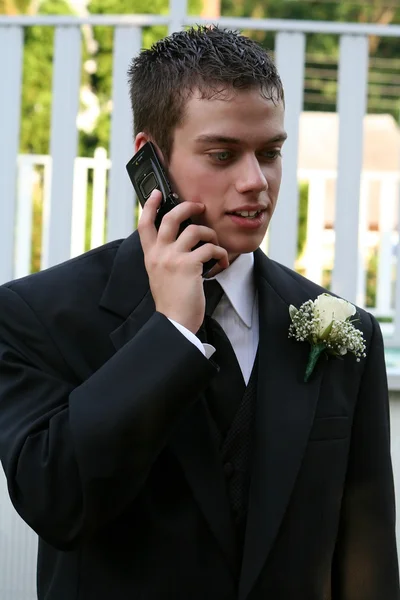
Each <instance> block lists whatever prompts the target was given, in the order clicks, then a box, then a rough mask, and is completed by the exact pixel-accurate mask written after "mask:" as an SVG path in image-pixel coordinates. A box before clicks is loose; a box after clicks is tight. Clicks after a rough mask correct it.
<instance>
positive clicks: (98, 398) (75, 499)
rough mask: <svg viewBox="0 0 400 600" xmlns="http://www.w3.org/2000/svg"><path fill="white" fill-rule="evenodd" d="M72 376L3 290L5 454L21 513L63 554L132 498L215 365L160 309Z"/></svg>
mask: <svg viewBox="0 0 400 600" xmlns="http://www.w3.org/2000/svg"><path fill="white" fill-rule="evenodd" d="M68 372H69V371H68V367H67V365H66V363H65V362H64V359H63V357H62V356H61V354H60V352H59V350H58V348H57V346H56V344H55V343H54V342H53V340H52V338H51V336H50V334H49V333H48V332H47V331H46V330H45V329H44V327H43V325H42V324H41V323H40V322H39V320H38V319H37V317H36V315H35V313H34V312H33V311H32V310H31V308H30V307H29V306H28V305H27V304H26V302H25V301H24V300H22V298H21V297H20V296H19V295H18V294H16V293H15V292H14V291H12V290H11V289H9V288H6V287H3V288H0V458H1V461H2V464H3V468H4V471H5V474H6V477H7V481H8V488H9V493H10V497H11V500H12V502H13V504H14V507H15V508H16V510H17V511H18V513H19V514H20V516H21V517H22V518H23V519H24V520H25V521H26V523H27V524H28V525H30V527H32V528H33V529H34V530H35V531H36V532H37V533H38V535H39V536H41V537H42V538H43V539H44V540H45V541H46V542H48V543H49V544H51V545H53V546H55V547H57V548H59V549H62V550H66V549H70V548H73V547H75V546H76V545H77V544H79V542H80V540H81V538H82V537H85V536H87V535H90V534H91V533H92V532H93V531H95V530H97V529H98V528H99V527H101V526H102V525H104V524H105V523H107V522H109V521H110V520H112V519H114V518H116V517H117V516H118V515H119V514H121V512H123V511H124V509H125V508H126V507H127V506H128V505H129V504H130V503H131V502H132V501H133V500H134V499H135V497H136V495H137V494H138V491H139V490H140V489H141V487H142V486H143V484H144V482H145V480H146V478H147V476H148V474H149V472H150V469H151V467H152V465H153V463H154V461H155V459H156V457H157V456H158V454H159V453H160V451H161V450H162V449H163V447H164V446H165V444H166V442H167V440H168V437H169V436H170V435H171V433H172V432H173V430H174V427H176V425H177V423H178V421H179V420H180V418H181V417H182V416H183V414H184V412H185V410H186V409H187V408H188V406H189V405H190V404H191V403H192V402H194V401H195V400H196V398H198V396H199V394H200V393H201V392H202V391H203V390H204V389H205V387H206V386H207V385H208V382H209V380H210V378H211V377H212V376H213V375H214V373H215V372H216V368H215V366H214V365H213V364H212V363H211V362H210V361H208V360H207V359H206V358H205V357H204V356H203V355H202V354H201V352H200V351H199V350H198V349H197V348H196V347H195V346H194V345H193V344H192V343H191V342H190V341H188V340H187V339H186V338H185V337H184V336H183V335H182V334H181V333H180V332H179V331H178V330H177V329H176V328H175V327H174V325H173V324H172V323H170V322H169V321H168V319H167V318H165V317H164V316H163V315H161V314H159V313H155V314H154V315H153V316H152V317H151V318H150V319H149V321H148V322H147V323H146V324H145V325H144V326H143V328H142V329H141V330H140V331H139V332H138V333H137V334H136V335H135V336H134V337H132V339H130V340H129V341H128V342H127V343H126V344H125V345H124V346H123V347H122V348H121V349H120V350H119V351H117V352H116V353H115V355H114V356H113V357H112V358H111V359H110V360H109V361H108V362H106V363H105V364H104V365H103V366H102V367H101V368H100V369H99V370H98V371H96V372H95V373H94V374H93V375H92V376H91V377H90V378H89V379H87V380H86V381H84V382H83V383H82V384H81V385H77V384H76V382H73V381H72V376H71V377H68V376H67V375H66V373H68ZM70 379H71V380H70Z"/></svg>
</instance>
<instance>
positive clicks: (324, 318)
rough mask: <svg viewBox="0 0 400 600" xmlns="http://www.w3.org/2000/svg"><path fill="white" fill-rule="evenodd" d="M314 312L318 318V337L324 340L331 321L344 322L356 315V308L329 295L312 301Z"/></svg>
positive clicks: (322, 295)
mask: <svg viewBox="0 0 400 600" xmlns="http://www.w3.org/2000/svg"><path fill="white" fill-rule="evenodd" d="M314 310H315V313H316V316H318V317H319V318H320V324H319V331H318V335H319V336H320V337H321V338H324V335H325V334H326V332H327V331H329V328H330V326H331V323H332V321H333V319H335V320H336V321H346V320H347V319H348V318H349V317H352V316H353V315H355V313H356V307H355V306H354V305H353V304H351V303H350V302H347V301H346V300H342V299H341V298H335V297H334V296H331V295H330V294H321V295H320V296H318V298H317V299H316V300H315V301H314Z"/></svg>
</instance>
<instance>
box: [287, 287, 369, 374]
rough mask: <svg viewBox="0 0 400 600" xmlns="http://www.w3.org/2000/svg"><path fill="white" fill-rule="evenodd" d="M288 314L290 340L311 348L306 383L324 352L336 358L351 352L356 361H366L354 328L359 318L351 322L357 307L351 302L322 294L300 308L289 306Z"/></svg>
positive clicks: (362, 340) (362, 337)
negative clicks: (290, 320)
mask: <svg viewBox="0 0 400 600" xmlns="http://www.w3.org/2000/svg"><path fill="white" fill-rule="evenodd" d="M289 313H290V318H291V319H292V323H291V325H290V327H289V337H293V338H295V339H296V340H297V341H298V342H306V341H307V342H309V344H310V346H311V349H310V354H309V357H308V362H307V367H306V371H305V374H304V381H305V382H307V381H308V380H309V378H310V375H311V373H312V372H313V370H314V367H315V365H316V364H317V361H318V358H319V357H320V355H321V354H322V353H323V352H325V353H326V354H331V355H333V356H339V357H341V356H344V355H345V354H347V352H352V353H353V354H355V356H356V359H357V362H359V361H360V359H361V358H365V356H366V354H365V341H364V336H363V333H362V332H361V331H360V330H359V329H356V327H354V325H353V323H354V322H356V321H357V320H358V319H352V317H354V315H355V314H356V308H355V306H353V304H350V302H347V301H346V300H342V299H341V298H335V297H334V296H331V295H330V294H321V295H320V296H318V298H317V299H316V300H314V301H313V300H308V301H307V302H304V304H302V305H301V306H300V308H299V309H297V308H296V307H295V306H293V305H290V307H289Z"/></svg>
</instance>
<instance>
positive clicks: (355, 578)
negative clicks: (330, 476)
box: [332, 317, 400, 600]
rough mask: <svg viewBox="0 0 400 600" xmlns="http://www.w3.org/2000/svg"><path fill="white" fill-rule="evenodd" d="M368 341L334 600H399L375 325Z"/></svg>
mask: <svg viewBox="0 0 400 600" xmlns="http://www.w3.org/2000/svg"><path fill="white" fill-rule="evenodd" d="M371 320H372V330H373V331H372V336H371V342H370V345H369V348H368V350H367V358H366V365H365V368H364V374H363V377H362V381H361V386H360V390H359V396H358V399H357V405H356V409H355V414H354V421H353V429H352V439H351V447H350V455H349V463H348V469H347V476H346V484H345V489H344V495H343V500H342V511H341V521H340V526H339V532H338V540H337V546H336V550H335V559H334V568H333V577H332V588H333V589H332V600H383V599H384V600H398V599H399V598H400V592H399V573H398V559H397V551H396V538H395V499H394V485H393V474H392V465H391V458H390V423H389V400H388V387H387V378H386V368H385V359H384V347H383V340H382V334H381V331H380V327H379V324H378V323H377V321H376V320H375V319H374V318H373V317H371Z"/></svg>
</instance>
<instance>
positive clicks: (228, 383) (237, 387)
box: [198, 279, 246, 436]
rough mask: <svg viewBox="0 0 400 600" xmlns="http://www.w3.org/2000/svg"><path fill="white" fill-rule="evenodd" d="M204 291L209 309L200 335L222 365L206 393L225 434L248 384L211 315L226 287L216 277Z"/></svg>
mask: <svg viewBox="0 0 400 600" xmlns="http://www.w3.org/2000/svg"><path fill="white" fill-rule="evenodd" d="M204 293H205V297H206V311H205V316H204V323H203V326H202V328H201V329H200V331H199V334H198V335H199V337H200V339H201V340H202V341H203V342H208V343H209V344H212V345H213V346H214V348H215V354H213V356H212V360H213V361H215V362H216V363H217V365H218V366H219V372H218V373H217V374H216V375H215V377H214V378H213V379H212V381H211V384H210V386H209V387H208V388H207V393H206V396H207V400H208V405H209V410H210V412H211V414H212V416H213V418H214V421H215V422H216V424H217V426H218V428H219V430H220V432H221V433H222V435H223V436H225V435H226V433H227V432H228V430H229V428H230V426H231V424H232V421H233V418H234V416H235V414H236V412H237V409H238V408H239V405H240V403H241V401H242V399H243V395H244V392H245V389H246V385H245V382H244V379H243V375H242V371H241V369H240V366H239V363H238V361H237V358H236V354H235V351H234V350H233V348H232V345H231V343H230V341H229V339H228V337H227V335H226V333H225V332H224V330H223V329H222V327H221V325H219V323H217V321H216V320H215V319H213V318H212V316H211V315H212V314H213V312H214V310H215V308H216V306H217V304H218V302H219V301H220V299H221V297H222V295H223V293H224V292H223V289H222V288H221V286H220V284H219V283H218V281H216V280H215V279H213V280H211V281H207V280H205V281H204Z"/></svg>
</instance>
